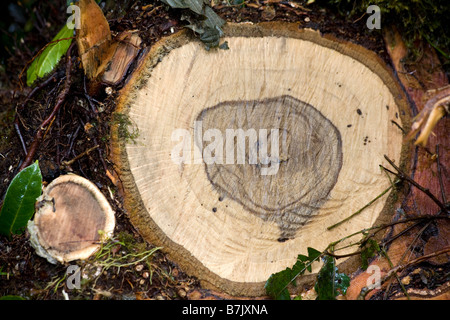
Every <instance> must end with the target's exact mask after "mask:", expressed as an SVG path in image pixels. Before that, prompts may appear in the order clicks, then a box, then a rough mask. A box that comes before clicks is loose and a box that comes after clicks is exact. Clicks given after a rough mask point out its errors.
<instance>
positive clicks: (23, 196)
mask: <svg viewBox="0 0 450 320" xmlns="http://www.w3.org/2000/svg"><path fill="white" fill-rule="evenodd" d="M41 189H42V175H41V170H40V169H39V164H38V162H37V161H36V162H35V163H34V164H32V165H30V166H28V167H26V168H25V169H23V170H22V171H21V172H19V173H18V174H17V175H16V176H15V177H14V179H13V180H12V181H11V184H10V185H9V187H8V190H7V191H6V195H5V201H4V202H3V207H2V209H1V211H0V233H1V234H3V235H5V236H7V237H11V233H13V234H19V233H21V232H22V231H23V229H24V228H25V227H26V225H27V223H28V220H30V219H31V217H32V216H33V213H34V205H35V202H36V199H37V198H38V197H39V196H40V195H41Z"/></svg>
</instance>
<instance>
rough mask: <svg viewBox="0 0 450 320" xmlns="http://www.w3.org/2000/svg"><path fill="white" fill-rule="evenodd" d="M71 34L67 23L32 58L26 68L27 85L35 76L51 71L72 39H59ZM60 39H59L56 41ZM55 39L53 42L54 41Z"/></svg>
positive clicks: (32, 81)
mask: <svg viewBox="0 0 450 320" xmlns="http://www.w3.org/2000/svg"><path fill="white" fill-rule="evenodd" d="M72 36H73V30H71V29H69V28H68V27H67V25H64V27H63V28H62V29H61V31H59V32H58V34H57V35H56V36H55V37H54V38H53V40H52V43H51V44H49V45H47V47H46V48H45V49H44V51H42V53H41V54H40V55H39V56H37V57H36V59H34V61H33V62H32V63H31V65H30V67H29V68H28V70H27V85H28V86H31V85H32V84H33V83H34V81H35V80H36V79H37V78H42V77H43V76H45V75H46V74H47V73H49V72H51V71H52V70H53V68H54V67H55V66H56V65H57V64H58V62H59V60H60V59H61V57H62V56H63V55H65V54H66V52H67V49H69V47H70V44H71V43H72V39H68V40H61V39H64V38H70V37H72ZM58 40H60V41H58ZM54 41H55V42H54Z"/></svg>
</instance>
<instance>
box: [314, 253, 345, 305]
mask: <svg viewBox="0 0 450 320" xmlns="http://www.w3.org/2000/svg"><path fill="white" fill-rule="evenodd" d="M323 262H324V265H323V266H322V268H321V269H320V271H319V273H318V274H317V282H316V285H315V286H314V289H315V290H316V292H317V295H318V296H317V300H335V299H336V296H337V295H338V294H339V293H341V294H343V295H345V294H346V293H347V288H348V287H349V286H350V278H349V277H348V276H347V275H346V274H345V273H339V272H338V268H337V267H336V262H335V259H334V258H333V257H330V256H328V255H326V256H325V257H324V258H323Z"/></svg>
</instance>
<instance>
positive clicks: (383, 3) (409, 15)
mask: <svg viewBox="0 0 450 320" xmlns="http://www.w3.org/2000/svg"><path fill="white" fill-rule="evenodd" d="M312 2H314V3H316V4H318V5H319V6H323V7H327V8H329V9H331V8H335V9H337V11H338V12H339V13H340V14H341V15H343V16H347V17H349V18H350V19H352V20H355V19H357V18H359V17H361V16H362V15H363V14H364V13H366V10H367V7H369V6H370V5H377V6H379V7H380V12H381V29H383V26H386V25H395V26H396V27H397V29H398V30H399V32H400V34H401V35H402V37H403V39H404V41H405V44H406V46H407V47H408V49H409V51H410V58H411V59H416V58H418V57H420V54H421V48H420V47H416V46H415V42H416V40H423V41H425V42H429V43H430V44H431V45H432V46H433V47H434V48H435V49H436V50H437V51H438V52H439V53H440V55H441V56H442V58H444V61H443V62H444V63H446V64H447V66H448V64H449V63H450V61H449V60H450V37H449V34H448V26H449V25H450V2H449V1H448V0H392V1H391V0H361V1H355V0H317V1H308V3H312Z"/></svg>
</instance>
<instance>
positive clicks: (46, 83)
mask: <svg viewBox="0 0 450 320" xmlns="http://www.w3.org/2000/svg"><path fill="white" fill-rule="evenodd" d="M57 75H58V73H57V72H56V73H53V74H52V75H51V76H50V77H49V78H48V79H47V80H45V81H44V82H42V83H41V84H40V85H39V86H37V87H35V88H34V89H33V90H31V91H30V93H29V94H28V95H27V97H26V98H25V100H24V102H23V103H22V104H21V105H20V106H19V107H18V108H16V115H15V117H14V129H15V130H16V133H17V136H18V137H19V140H20V144H21V145H22V149H23V151H24V154H25V156H26V155H27V146H26V144H25V141H24V139H23V137H22V133H21V131H20V123H19V112H20V111H21V110H22V109H23V108H25V105H26V104H27V102H28V101H29V100H30V99H31V98H32V97H33V96H34V95H35V94H36V93H37V92H38V91H40V90H41V89H42V88H44V87H45V86H47V85H48V84H49V83H50V82H52V81H54V80H55V77H56V76H57Z"/></svg>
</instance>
